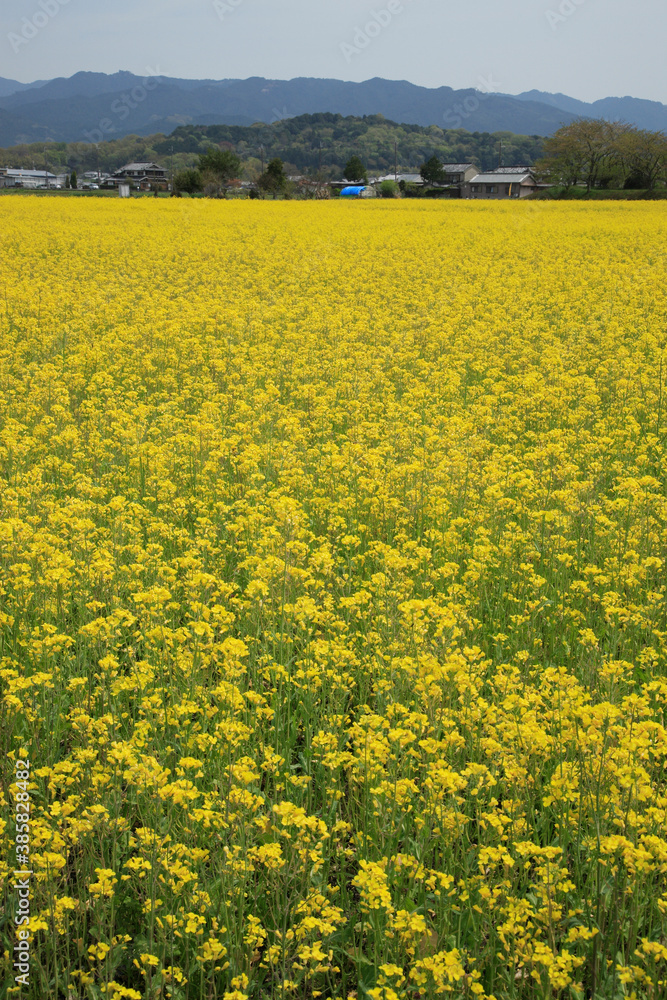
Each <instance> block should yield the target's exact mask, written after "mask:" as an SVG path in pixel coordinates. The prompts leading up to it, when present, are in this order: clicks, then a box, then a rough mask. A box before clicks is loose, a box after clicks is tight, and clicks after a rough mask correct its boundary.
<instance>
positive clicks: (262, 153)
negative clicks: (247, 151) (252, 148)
mask: <svg viewBox="0 0 667 1000" xmlns="http://www.w3.org/2000/svg"><path fill="white" fill-rule="evenodd" d="M259 152H260V156H261V157H262V173H264V146H260V147H259Z"/></svg>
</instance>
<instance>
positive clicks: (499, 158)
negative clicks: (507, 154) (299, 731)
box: [498, 139, 503, 167]
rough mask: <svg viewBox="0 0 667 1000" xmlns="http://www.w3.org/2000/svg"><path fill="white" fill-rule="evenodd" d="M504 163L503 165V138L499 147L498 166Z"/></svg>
mask: <svg viewBox="0 0 667 1000" xmlns="http://www.w3.org/2000/svg"><path fill="white" fill-rule="evenodd" d="M502 165H503V140H502V139H501V140H500V148H499V149H498V166H499V167H502Z"/></svg>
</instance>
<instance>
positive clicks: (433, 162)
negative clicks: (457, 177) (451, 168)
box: [419, 155, 447, 187]
mask: <svg viewBox="0 0 667 1000" xmlns="http://www.w3.org/2000/svg"><path fill="white" fill-rule="evenodd" d="M419 173H420V174H421V177H422V180H423V181H424V184H428V185H429V186H431V187H432V186H433V185H434V184H444V183H445V181H446V179H447V175H446V174H445V171H444V168H443V166H442V163H441V162H440V160H439V159H438V157H437V156H435V155H434V156H432V157H431V158H430V159H429V160H427V161H426V163H422V165H421V167H420V168H419Z"/></svg>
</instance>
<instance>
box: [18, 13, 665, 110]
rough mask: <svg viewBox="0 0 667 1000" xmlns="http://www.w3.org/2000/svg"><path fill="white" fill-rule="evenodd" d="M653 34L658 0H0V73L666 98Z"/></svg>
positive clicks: (23, 77)
mask: <svg viewBox="0 0 667 1000" xmlns="http://www.w3.org/2000/svg"><path fill="white" fill-rule="evenodd" d="M28 36H29V37H28ZM666 40H667V4H665V0H634V2H633V3H632V4H631V3H629V2H628V0H473V2H470V0H458V2H457V3H449V2H446V0H376V2H373V0H361V2H359V0H336V2H335V3H333V2H323V0H12V2H11V3H10V2H8V0H4V2H3V3H2V9H1V11H0V76H4V77H9V78H11V79H14V80H20V81H21V82H23V83H28V82H32V81H33V80H36V79H49V78H51V77H56V76H71V75H72V74H73V73H76V72H77V71H78V70H96V71H102V72H105V73H113V72H116V71H117V70H121V69H122V70H130V71H131V72H134V73H137V74H139V75H141V76H144V75H147V74H150V75H155V76H157V75H160V76H176V77H187V78H193V79H195V78H196V79H199V78H212V79H223V78H229V77H233V78H241V79H244V78H246V77H249V76H264V77H268V78H273V79H282V80H287V79H291V78H293V77H297V76H312V77H332V78H335V79H340V80H357V81H361V80H368V79H370V78H371V77H375V76H381V77H385V78H387V79H390V80H409V81H411V82H412V83H416V84H420V85H422V86H425V87H439V86H450V87H454V88H456V89H458V88H462V87H478V88H480V82H481V81H492V82H493V87H487V88H486V89H493V90H497V91H501V92H503V93H508V94H516V93H520V92H521V91H524V90H532V89H533V88H536V89H538V90H546V91H551V92H559V91H560V92H562V93H565V94H568V95H569V96H571V97H577V98H579V99H581V100H585V101H593V100H597V99H598V98H601V97H624V96H626V95H629V96H632V97H643V98H648V99H650V100H657V101H662V102H663V103H667V73H666V72H665V56H664V51H665V41H666ZM481 89H484V87H482V88H481Z"/></svg>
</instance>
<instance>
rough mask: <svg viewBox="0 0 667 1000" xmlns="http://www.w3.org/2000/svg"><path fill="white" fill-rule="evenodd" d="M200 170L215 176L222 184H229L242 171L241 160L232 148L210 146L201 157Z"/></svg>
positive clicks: (201, 172)
mask: <svg viewBox="0 0 667 1000" xmlns="http://www.w3.org/2000/svg"><path fill="white" fill-rule="evenodd" d="M199 172H200V174H208V175H211V176H213V177H215V178H216V179H217V180H218V182H219V183H220V184H227V183H228V182H229V181H231V180H233V179H234V178H235V177H238V176H239V174H240V173H241V160H240V159H239V157H238V156H237V155H236V153H234V152H232V150H230V149H216V148H215V147H214V146H209V148H208V149H207V150H206V152H205V153H203V154H202V155H201V156H200V157H199Z"/></svg>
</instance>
